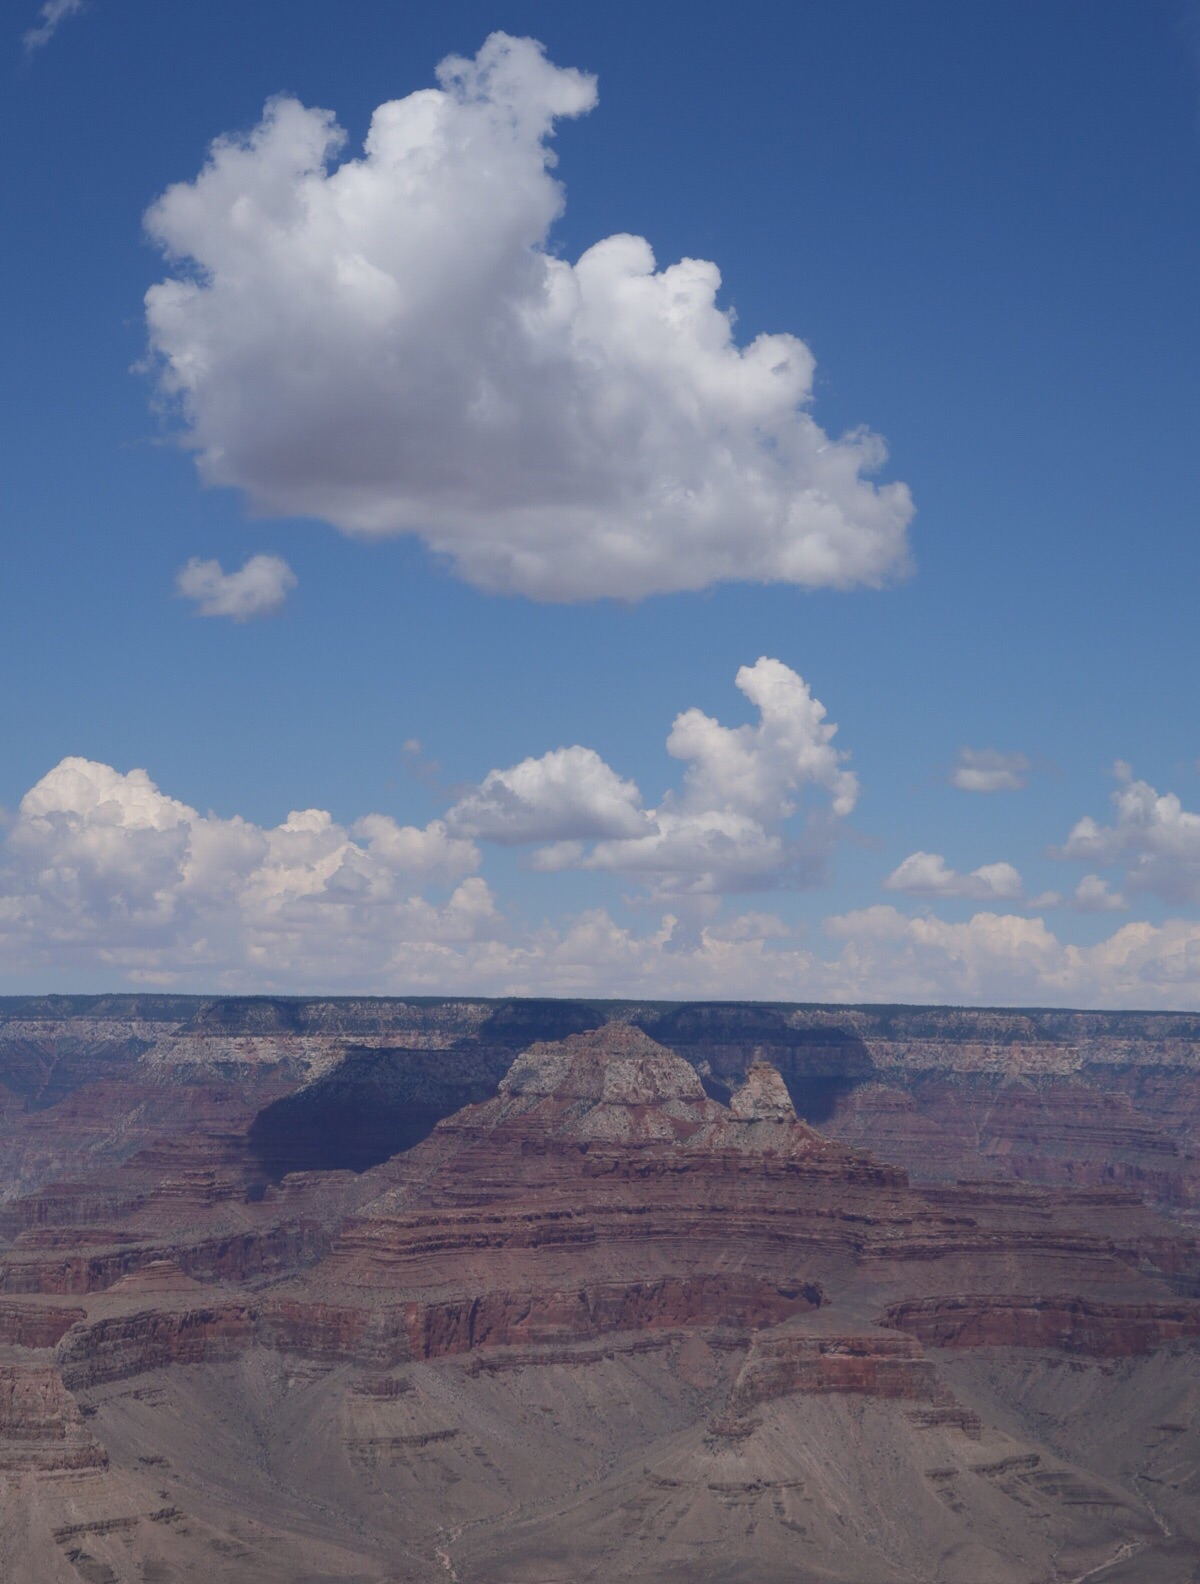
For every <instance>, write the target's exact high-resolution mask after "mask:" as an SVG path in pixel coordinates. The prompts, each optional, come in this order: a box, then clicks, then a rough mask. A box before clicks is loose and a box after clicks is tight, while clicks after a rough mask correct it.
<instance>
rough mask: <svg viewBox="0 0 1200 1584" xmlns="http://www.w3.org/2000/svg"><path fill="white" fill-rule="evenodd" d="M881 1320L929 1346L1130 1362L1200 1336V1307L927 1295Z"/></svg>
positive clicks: (895, 1308) (901, 1305)
mask: <svg viewBox="0 0 1200 1584" xmlns="http://www.w3.org/2000/svg"><path fill="white" fill-rule="evenodd" d="M882 1323H883V1324H885V1325H889V1326H894V1327H895V1328H896V1329H897V1330H900V1331H905V1332H907V1333H908V1334H909V1335H910V1336H915V1337H918V1338H919V1339H920V1340H921V1341H922V1342H924V1343H925V1344H926V1345H927V1346H928V1347H942V1348H974V1347H1020V1348H1058V1349H1060V1350H1061V1351H1063V1352H1065V1353H1084V1354H1087V1355H1089V1356H1090V1357H1092V1358H1123V1357H1129V1356H1131V1355H1134V1354H1138V1353H1150V1352H1152V1351H1153V1350H1154V1349H1155V1348H1159V1347H1163V1346H1165V1345H1166V1344H1168V1343H1171V1342H1180V1341H1184V1340H1189V1339H1192V1338H1195V1337H1200V1303H1188V1302H1180V1303H1140V1304H1132V1303H1130V1304H1114V1303H1101V1302H1099V1301H1096V1300H1093V1299H1089V1298H1080V1297H1057V1298H1055V1297H1006V1298H999V1297H982V1298H926V1299H918V1300H912V1301H909V1302H907V1303H899V1304H892V1305H891V1306H890V1307H889V1308H888V1309H887V1311H886V1312H885V1314H884V1315H883V1316H882Z"/></svg>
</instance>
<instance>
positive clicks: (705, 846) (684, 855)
mask: <svg viewBox="0 0 1200 1584" xmlns="http://www.w3.org/2000/svg"><path fill="white" fill-rule="evenodd" d="M736 683H737V686H738V688H739V689H740V690H741V691H742V693H744V694H745V696H746V697H747V698H748V699H749V700H750V702H751V703H752V704H754V705H755V706H756V707H757V709H758V715H759V718H758V720H757V722H755V723H754V724H752V725H744V726H723V725H721V723H720V722H719V721H716V720H714V719H713V718H712V717H711V716H708V715H705V714H704V713H703V712H702V711H701V710H698V709H689V710H685V711H684V712H683V713H682V714H681V715H679V716H677V717H676V720H675V722H674V725H673V726H672V728H671V732H670V735H669V736H668V738H667V751H668V753H670V754H671V755H672V756H673V757H674V758H676V759H679V760H681V761H682V762H683V763H684V764H685V766H686V769H685V771H684V775H683V784H682V786H681V787H680V788H679V790H678V791H675V792H671V793H668V795H667V796H666V797H665V798H664V799H663V800H662V802H661V803H660V804H659V806H658V807H657V808H654V809H644V808H643V807H642V802H641V797H640V794H639V792H638V789H637V787H636V786H635V785H634V783H633V782H632V781H625V780H622V779H621V778H620V777H619V776H618V775H617V774H616V772H615V771H613V770H611V769H610V768H609V766H608V765H607V764H605V762H604V760H602V759H601V758H600V756H599V755H598V754H596V753H594V752H593V751H592V750H591V749H586V748H578V747H576V748H560V749H556V750H554V751H553V752H552V753H549V754H546V755H544V756H543V757H542V758H541V759H526V760H525V761H524V762H523V763H521V764H519V765H515V766H513V767H512V768H511V769H509V770H493V771H492V772H490V774H489V775H488V776H486V777H485V779H484V780H483V781H482V782H481V783H480V785H479V786H478V787H477V788H476V789H475V790H474V791H472V792H470V793H468V794H467V795H466V796H465V797H464V798H462V799H461V800H460V801H459V802H458V803H456V804H455V805H454V807H453V808H452V809H451V810H450V811H449V813H448V814H447V816H446V820H447V824H448V826H449V827H450V829H452V830H455V831H460V832H462V833H463V834H465V835H471V836H478V837H480V838H483V839H488V840H493V841H501V842H507V843H513V842H528V843H548V844H549V845H544V846H540V847H539V849H538V851H537V852H536V853H535V854H534V855H533V858H532V860H531V862H532V865H533V867H534V868H535V869H540V870H542V871H543V872H549V871H557V870H564V869H584V870H592V871H607V872H611V873H614V874H625V875H631V876H635V877H638V878H640V879H642V880H643V881H644V882H645V883H646V884H648V885H649V886H650V888H651V891H652V892H653V894H655V895H660V896H661V895H672V896H684V895H690V896H703V895H707V894H712V893H716V892H722V891H744V890H765V889H775V888H781V887H789V886H796V885H804V884H810V883H812V881H813V880H814V879H815V878H816V877H817V875H818V874H819V873H820V870H821V867H822V864H823V862H824V859H825V857H826V856H827V853H828V849H829V847H830V844H831V841H832V829H833V823H834V821H836V820H837V819H839V818H842V817H844V816H845V815H847V814H849V813H850V812H851V810H852V809H853V808H854V805H855V802H856V801H857V798H858V781H857V779H856V778H855V776H854V775H853V773H852V772H851V771H849V770H847V769H845V768H844V761H845V759H846V757H847V756H846V754H845V753H844V752H843V751H842V750H840V749H837V748H835V747H834V746H833V738H834V736H835V734H836V732H837V727H836V725H834V724H833V723H832V722H830V721H828V720H826V711H825V706H824V705H823V704H822V703H821V702H820V700H819V699H815V698H814V697H813V696H812V692H811V690H810V689H809V687H808V684H807V683H806V682H805V681H804V679H803V678H802V677H800V676H797V674H796V673H795V672H794V671H792V670H791V669H790V668H789V667H788V666H786V665H784V664H783V663H782V662H781V661H779V660H770V659H767V658H766V657H763V658H761V659H759V660H758V661H756V662H755V664H754V665H752V666H742V668H741V669H740V670H739V671H738V673H737V677H736ZM812 791H816V792H819V793H823V794H824V795H825V796H826V798H827V799H828V805H827V807H826V808H825V809H824V810H823V811H821V812H820V813H818V812H816V811H814V813H813V814H812V815H810V819H809V823H808V827H807V829H806V831H805V832H804V834H803V835H802V836H801V837H799V838H796V837H793V836H791V835H789V834H787V833H786V832H785V831H784V829H783V827H784V824H785V822H786V821H787V820H789V819H790V818H791V817H792V816H793V815H795V814H796V813H797V812H798V810H799V807H800V803H801V799H802V797H803V795H804V794H805V793H806V792H812ZM589 841H591V842H592V843H593V845H591V846H590V847H589V846H587V843H588V842H589Z"/></svg>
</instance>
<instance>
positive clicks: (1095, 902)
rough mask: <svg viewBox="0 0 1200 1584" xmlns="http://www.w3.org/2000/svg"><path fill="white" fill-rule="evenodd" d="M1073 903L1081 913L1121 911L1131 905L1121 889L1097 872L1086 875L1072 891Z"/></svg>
mask: <svg viewBox="0 0 1200 1584" xmlns="http://www.w3.org/2000/svg"><path fill="white" fill-rule="evenodd" d="M1071 903H1072V905H1073V906H1074V907H1076V908H1077V909H1078V910H1079V912H1080V913H1113V912H1118V913H1119V912H1122V911H1123V910H1124V909H1125V908H1127V907H1128V906H1129V903H1128V902H1126V900H1125V898H1124V897H1123V896H1122V895H1121V893H1120V892H1119V891H1114V890H1113V889H1112V887H1111V885H1110V884H1109V883H1108V881H1107V880H1104V879H1102V878H1101V877H1100V876H1099V875H1095V874H1089V875H1084V877H1083V879H1082V880H1081V881H1080V882H1079V884H1078V885H1077V886H1076V887H1075V889H1074V891H1073V892H1072V893H1071Z"/></svg>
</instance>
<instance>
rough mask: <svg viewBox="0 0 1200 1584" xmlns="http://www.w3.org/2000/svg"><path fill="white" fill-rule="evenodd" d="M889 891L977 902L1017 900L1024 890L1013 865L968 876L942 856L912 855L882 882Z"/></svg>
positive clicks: (984, 867)
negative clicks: (970, 899)
mask: <svg viewBox="0 0 1200 1584" xmlns="http://www.w3.org/2000/svg"><path fill="white" fill-rule="evenodd" d="M883 885H884V889H885V890H886V891H903V892H906V893H907V894H908V895H909V896H927V897H939V896H941V897H973V898H975V899H976V900H978V901H989V900H1006V901H1016V900H1017V899H1018V898H1019V897H1020V896H1021V895H1022V894H1023V891H1024V887H1023V886H1022V884H1021V876H1020V875H1019V874H1018V873H1017V871H1016V870H1015V869H1014V868H1013V866H1012V864H1010V863H993V864H983V865H982V866H981V867H980V868H978V869H972V870H971V872H970V873H969V874H960V873H959V871H958V870H957V869H951V868H950V867H949V865H948V864H947V863H946V860H945V859H944V858H943V857H942V855H941V854H940V853H927V852H915V853H910V854H909V855H908V857H907V858H906V859H905V860H904V862H903V863H902V864H900V865H899V867H898V868H896V869H894V870H893V871H892V873H891V874H890V875H888V877H887V879H886V880H885V881H884V882H883Z"/></svg>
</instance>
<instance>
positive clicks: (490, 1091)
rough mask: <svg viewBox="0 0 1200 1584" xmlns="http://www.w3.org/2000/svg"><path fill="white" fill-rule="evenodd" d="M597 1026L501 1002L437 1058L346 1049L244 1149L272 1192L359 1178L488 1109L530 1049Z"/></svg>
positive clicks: (554, 1011)
mask: <svg viewBox="0 0 1200 1584" xmlns="http://www.w3.org/2000/svg"><path fill="white" fill-rule="evenodd" d="M603 1022H605V1017H604V1015H603V1013H600V1012H597V1011H596V1010H594V1009H593V1008H591V1007H588V1006H584V1005H582V1004H581V1003H579V1002H574V1001H534V1000H529V1001H505V1002H500V1003H498V1004H497V1005H496V1006H495V1007H494V1008H493V1010H492V1011H491V1013H490V1014H489V1015H488V1017H487V1018H486V1019H485V1020H484V1022H483V1023H482V1024H481V1025H480V1027H479V1030H478V1032H477V1033H476V1034H474V1035H471V1036H469V1037H465V1038H459V1039H456V1040H454V1041H453V1042H452V1043H451V1044H449V1045H448V1046H445V1047H442V1048H440V1049H433V1050H430V1049H426V1048H420V1047H416V1048H414V1047H411V1046H402V1045H395V1046H386V1047H383V1048H377V1047H367V1046H362V1045H354V1044H350V1045H348V1046H347V1049H346V1054H345V1056H344V1057H343V1058H342V1060H341V1061H340V1062H339V1063H338V1065H337V1066H336V1067H335V1068H334V1069H333V1070H332V1071H331V1072H327V1073H325V1074H324V1075H323V1076H322V1077H320V1078H318V1079H316V1080H315V1081H314V1082H313V1083H310V1084H308V1085H306V1086H305V1087H304V1088H303V1089H298V1090H296V1091H295V1092H294V1093H293V1094H289V1095H285V1096H284V1097H283V1098H282V1099H279V1100H275V1101H272V1103H271V1104H270V1105H267V1106H264V1107H263V1109H262V1110H261V1111H260V1112H259V1113H258V1115H257V1116H256V1117H255V1119H254V1121H253V1123H252V1124H251V1126H250V1133H249V1137H250V1143H251V1147H252V1148H253V1150H254V1152H255V1154H256V1155H257V1157H258V1160H259V1162H260V1164H261V1165H262V1168H263V1170H264V1172H265V1173H266V1175H267V1177H268V1178H269V1179H270V1180H271V1181H273V1182H278V1181H279V1179H280V1178H281V1177H283V1176H285V1175H286V1174H287V1173H288V1172H293V1171H338V1170H349V1171H355V1172H362V1171H366V1170H368V1169H369V1168H370V1167H372V1166H378V1165H379V1164H380V1162H382V1161H385V1160H387V1159H388V1158H389V1157H390V1156H392V1155H397V1154H399V1153H400V1152H401V1151H402V1150H407V1149H411V1148H412V1147H413V1145H414V1144H419V1143H420V1142H421V1140H422V1139H425V1138H428V1136H429V1135H430V1133H432V1132H433V1130H434V1128H435V1127H436V1126H437V1125H438V1123H439V1122H440V1121H441V1120H442V1118H443V1117H448V1116H451V1115H453V1113H454V1112H455V1111H461V1110H462V1108H463V1106H467V1105H478V1104H479V1102H480V1101H482V1100H490V1099H491V1097H492V1096H493V1095H494V1094H495V1093H496V1088H497V1086H498V1084H499V1082H500V1080H501V1078H503V1077H504V1075H505V1073H506V1072H507V1071H508V1069H509V1067H511V1065H512V1063H513V1059H514V1058H515V1057H516V1056H517V1055H518V1054H519V1053H520V1052H521V1051H523V1050H524V1049H525V1048H526V1047H527V1046H528V1045H531V1044H533V1042H534V1041H535V1040H557V1039H565V1038H566V1036H567V1035H568V1034H579V1033H582V1032H584V1031H585V1030H587V1029H593V1028H598V1027H599V1026H600V1024H602V1023H603Z"/></svg>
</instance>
